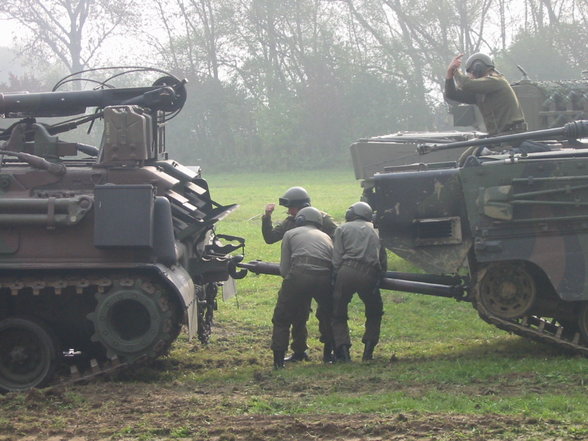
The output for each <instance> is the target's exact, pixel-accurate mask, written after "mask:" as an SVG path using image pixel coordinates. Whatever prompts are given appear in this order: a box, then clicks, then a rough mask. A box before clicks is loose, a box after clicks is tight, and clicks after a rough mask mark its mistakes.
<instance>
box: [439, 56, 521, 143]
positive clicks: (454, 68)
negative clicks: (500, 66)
mask: <svg viewBox="0 0 588 441" xmlns="http://www.w3.org/2000/svg"><path fill="white" fill-rule="evenodd" d="M462 57H463V54H460V55H457V56H456V57H455V58H454V59H453V60H452V61H451V63H450V64H449V66H448V68H447V75H446V76H445V99H450V100H454V101H457V102H459V103H465V104H475V105H476V106H477V107H478V108H479V109H480V113H481V114H482V117H483V119H484V124H485V125H486V130H487V131H488V134H489V135H491V136H494V135H499V134H500V135H503V134H508V133H516V132H523V131H525V130H526V129H527V124H526V123H525V117H524V115H523V111H522V109H521V105H520V104H519V100H518V99H517V96H516V95H515V93H514V90H513V89H512V87H511V86H510V84H509V82H508V80H507V79H506V78H505V77H504V76H503V75H502V74H500V73H499V72H498V71H497V70H496V69H495V68H494V62H493V61H492V59H491V58H490V57H489V56H488V55H486V54H482V53H476V54H473V55H471V56H470V57H469V58H468V59H467V61H466V64H465V70H466V73H467V75H466V74H464V73H462V72H461V70H460V67H461V59H462Z"/></svg>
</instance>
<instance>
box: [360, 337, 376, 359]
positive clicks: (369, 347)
mask: <svg viewBox="0 0 588 441" xmlns="http://www.w3.org/2000/svg"><path fill="white" fill-rule="evenodd" d="M376 344H377V343H376V342H374V341H370V340H368V341H366V342H365V346H364V348H363V356H362V357H361V360H362V361H369V360H373V359H374V348H375V347H376Z"/></svg>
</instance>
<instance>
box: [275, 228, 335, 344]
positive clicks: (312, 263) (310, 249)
mask: <svg viewBox="0 0 588 441" xmlns="http://www.w3.org/2000/svg"><path fill="white" fill-rule="evenodd" d="M332 254H333V242H332V240H331V238H330V237H329V236H328V235H327V234H325V233H323V232H322V231H320V230H319V229H318V228H317V227H315V226H314V225H304V226H301V227H297V228H294V229H291V230H289V231H287V232H286V233H285V234H284V238H283V240H282V257H281V260H280V273H281V274H282V277H284V280H283V282H282V287H281V289H280V292H279V294H278V301H277V303H276V307H275V309H274V315H273V318H272V323H273V325H274V326H273V332H272V344H271V349H272V350H273V351H286V349H287V348H288V341H289V331H290V326H292V329H293V330H294V329H295V328H296V329H304V331H305V334H304V339H302V338H301V339H297V340H294V339H293V341H292V350H293V351H294V353H303V352H304V351H306V349H307V346H306V336H307V335H306V326H305V325H306V321H307V320H308V314H309V312H310V303H311V300H312V299H313V298H314V299H315V300H316V301H317V303H318V308H317V314H316V315H317V318H318V319H319V329H320V334H321V341H322V342H332V341H333V336H332V331H331V323H330V322H331V309H332V303H331V259H332Z"/></svg>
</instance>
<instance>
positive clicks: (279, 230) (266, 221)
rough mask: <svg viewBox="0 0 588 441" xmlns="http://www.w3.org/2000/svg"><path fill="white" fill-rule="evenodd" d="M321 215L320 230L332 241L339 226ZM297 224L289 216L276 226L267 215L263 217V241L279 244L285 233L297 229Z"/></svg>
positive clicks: (329, 217)
mask: <svg viewBox="0 0 588 441" xmlns="http://www.w3.org/2000/svg"><path fill="white" fill-rule="evenodd" d="M321 215H322V216H323V225H322V227H321V228H320V229H321V231H323V232H325V233H327V235H328V236H329V237H330V238H331V239H332V238H333V236H334V234H335V230H336V229H337V224H336V223H335V221H334V220H333V218H332V217H331V216H330V215H328V214H327V213H325V212H324V211H321ZM295 227H296V224H295V222H294V216H288V217H286V219H284V220H283V221H282V222H280V223H278V224H276V226H274V225H273V223H272V217H271V216H266V215H265V214H264V215H263V216H262V217H261V234H263V240H265V243H267V244H272V243H275V242H279V241H280V240H282V237H284V233H286V231H288V230H291V229H292V228H295Z"/></svg>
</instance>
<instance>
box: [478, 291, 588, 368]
mask: <svg viewBox="0 0 588 441" xmlns="http://www.w3.org/2000/svg"><path fill="white" fill-rule="evenodd" d="M474 306H475V308H476V310H477V311H478V315H479V316H480V318H481V319H482V320H484V321H485V322H486V323H489V324H491V325H494V326H496V327H497V328H499V329H502V330H503V331H507V332H510V333H513V334H516V335H519V336H521V337H524V338H528V339H530V340H533V341H537V342H540V343H547V344H550V345H555V346H557V347H558V348H560V349H562V350H565V351H567V352H572V353H574V354H579V355H582V356H584V357H588V346H586V345H584V344H583V343H582V339H581V338H580V333H579V332H578V331H574V332H573V335H572V336H571V338H570V336H569V335H568V333H566V332H565V329H564V327H563V326H562V325H560V324H559V323H557V322H556V321H555V320H554V321H548V320H546V319H544V318H541V317H537V316H534V315H529V316H525V317H522V318H520V319H517V320H506V319H503V318H500V317H498V316H496V315H493V314H491V313H490V312H488V310H487V309H486V308H484V306H483V304H482V302H476V304H475V305H474Z"/></svg>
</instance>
